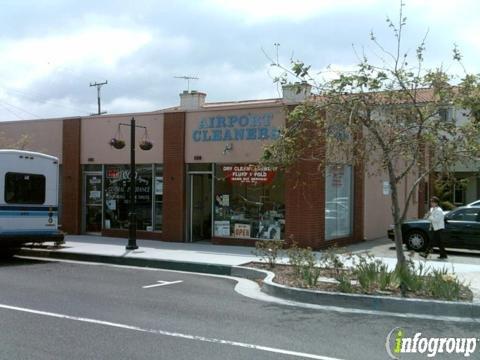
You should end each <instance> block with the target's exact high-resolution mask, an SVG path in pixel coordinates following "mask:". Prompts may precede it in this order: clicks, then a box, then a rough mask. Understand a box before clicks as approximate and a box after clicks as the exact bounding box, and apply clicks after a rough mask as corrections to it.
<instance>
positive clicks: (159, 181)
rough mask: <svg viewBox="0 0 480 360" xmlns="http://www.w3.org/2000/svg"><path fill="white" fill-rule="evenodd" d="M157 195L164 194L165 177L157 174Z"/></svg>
mask: <svg viewBox="0 0 480 360" xmlns="http://www.w3.org/2000/svg"><path fill="white" fill-rule="evenodd" d="M155 195H163V177H162V176H155Z"/></svg>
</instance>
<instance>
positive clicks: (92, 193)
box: [89, 190, 102, 199]
mask: <svg viewBox="0 0 480 360" xmlns="http://www.w3.org/2000/svg"><path fill="white" fill-rule="evenodd" d="M101 197H102V192H101V191H98V190H92V191H90V195H89V198H90V199H100V198H101Z"/></svg>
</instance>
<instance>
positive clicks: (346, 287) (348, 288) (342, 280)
mask: <svg viewBox="0 0 480 360" xmlns="http://www.w3.org/2000/svg"><path fill="white" fill-rule="evenodd" d="M336 280H337V281H338V291H340V292H343V293H351V292H353V287H352V283H351V281H350V279H349V278H348V276H347V275H345V274H340V275H339V276H338V277H337V278H336Z"/></svg>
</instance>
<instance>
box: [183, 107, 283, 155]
mask: <svg viewBox="0 0 480 360" xmlns="http://www.w3.org/2000/svg"><path fill="white" fill-rule="evenodd" d="M268 114H271V122H270V123H269V124H268V125H267V126H264V125H265V123H264V122H263V120H261V121H262V123H261V125H259V126H250V125H249V126H247V127H243V126H240V124H239V123H238V122H237V123H235V124H234V125H233V126H230V124H231V123H230V120H229V118H228V117H229V116H237V120H238V119H239V118H240V117H242V116H247V117H250V118H252V117H257V118H258V117H260V118H261V119H265V117H264V116H265V115H266V116H267V117H269V118H270V116H269V115H268ZM186 116H187V117H186V128H185V162H186V163H211V162H215V163H246V162H258V160H259V159H260V157H261V156H262V153H263V146H264V145H266V144H269V143H271V141H272V140H270V139H269V140H263V139H261V140H259V139H256V140H247V139H246V137H247V135H246V133H244V137H245V139H244V140H235V137H234V129H242V128H243V129H245V130H244V131H247V128H250V129H251V128H255V127H256V128H257V129H256V134H257V135H258V134H260V130H259V129H260V128H266V129H267V130H262V131H267V133H268V136H270V135H271V133H272V131H274V130H273V129H280V128H282V127H283V126H285V113H284V108H283V107H282V106H277V107H258V108H253V109H252V108H251V109H219V110H214V111H198V112H190V113H187V115H186ZM212 117H215V119H217V117H218V118H223V117H224V118H225V126H222V123H220V126H219V127H216V128H215V130H222V136H224V135H225V131H228V130H229V131H230V132H231V134H232V136H233V139H232V140H220V141H203V140H204V138H203V134H201V133H195V132H196V131H203V130H207V131H208V136H211V135H212V132H211V131H212V130H213V129H212V128H204V127H202V125H201V123H202V120H203V119H205V121H206V122H207V123H208V122H209V121H210V120H209V119H210V118H212ZM244 119H245V118H244ZM215 121H216V120H215ZM251 122H253V120H252V121H251ZM217 125H218V124H217ZM262 134H263V133H262ZM195 138H196V139H197V140H198V139H200V140H199V141H195ZM227 144H232V145H233V147H232V150H231V151H227V152H225V153H224V150H225V146H226V145H227ZM195 156H201V160H195Z"/></svg>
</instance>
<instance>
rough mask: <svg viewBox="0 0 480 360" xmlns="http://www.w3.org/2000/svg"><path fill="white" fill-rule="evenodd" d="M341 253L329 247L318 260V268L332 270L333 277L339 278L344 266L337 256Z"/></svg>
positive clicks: (334, 247) (333, 247)
mask: <svg viewBox="0 0 480 360" xmlns="http://www.w3.org/2000/svg"><path fill="white" fill-rule="evenodd" d="M341 252H342V251H341V250H340V249H339V248H337V247H336V246H331V247H329V248H327V249H326V250H324V251H323V252H322V255H321V258H320V267H322V268H325V269H332V270H333V271H334V272H335V277H338V276H340V272H341V271H342V270H343V269H344V267H345V264H344V263H343V261H342V260H341V259H340V256H339V253H341Z"/></svg>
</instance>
